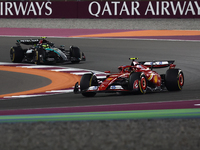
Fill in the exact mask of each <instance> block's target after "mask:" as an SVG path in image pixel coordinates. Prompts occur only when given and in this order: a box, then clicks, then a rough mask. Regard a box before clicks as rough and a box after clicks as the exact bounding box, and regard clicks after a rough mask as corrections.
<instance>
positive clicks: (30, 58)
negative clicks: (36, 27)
mask: <svg viewBox="0 0 200 150" xmlns="http://www.w3.org/2000/svg"><path fill="white" fill-rule="evenodd" d="M21 44H24V45H28V46H29V45H30V46H31V47H28V48H22V46H21ZM10 59H11V61H12V62H14V63H21V62H29V63H35V64H37V65H39V64H49V63H63V62H71V63H79V62H80V61H85V60H86V58H85V55H84V53H83V52H81V51H80V49H79V48H78V47H75V46H70V48H69V49H68V50H67V49H65V46H64V45H61V46H60V47H55V45H54V44H53V43H52V42H49V41H47V40H46V38H41V39H25V40H23V39H22V40H17V43H16V46H13V47H11V49H10Z"/></svg>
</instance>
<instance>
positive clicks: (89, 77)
mask: <svg viewBox="0 0 200 150" xmlns="http://www.w3.org/2000/svg"><path fill="white" fill-rule="evenodd" d="M95 85H97V77H96V76H95V75H94V74H84V75H83V76H82V78H81V81H80V89H81V93H82V95H83V96H85V97H93V96H95V95H96V93H95V92H87V90H88V88H89V87H90V86H95Z"/></svg>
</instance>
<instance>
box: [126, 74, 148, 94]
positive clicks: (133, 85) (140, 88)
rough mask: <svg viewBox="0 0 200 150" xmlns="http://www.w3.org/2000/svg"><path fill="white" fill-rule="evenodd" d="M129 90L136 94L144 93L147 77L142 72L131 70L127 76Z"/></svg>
mask: <svg viewBox="0 0 200 150" xmlns="http://www.w3.org/2000/svg"><path fill="white" fill-rule="evenodd" d="M128 84H129V85H128V86H129V90H131V91H133V92H134V93H138V94H145V93H146V91H147V79H146V76H145V75H144V73H142V72H133V73H132V74H131V75H130V77H129V83H128Z"/></svg>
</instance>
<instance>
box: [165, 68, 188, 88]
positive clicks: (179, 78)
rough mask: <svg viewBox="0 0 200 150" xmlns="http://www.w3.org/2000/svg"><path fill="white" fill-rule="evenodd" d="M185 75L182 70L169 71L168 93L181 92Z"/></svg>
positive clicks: (167, 74) (167, 75) (166, 77)
mask: <svg viewBox="0 0 200 150" xmlns="http://www.w3.org/2000/svg"><path fill="white" fill-rule="evenodd" d="M183 85H184V75H183V72H182V71H181V70H180V69H168V70H167V72H166V74H165V86H166V88H167V90H168V91H181V90H182V87H183Z"/></svg>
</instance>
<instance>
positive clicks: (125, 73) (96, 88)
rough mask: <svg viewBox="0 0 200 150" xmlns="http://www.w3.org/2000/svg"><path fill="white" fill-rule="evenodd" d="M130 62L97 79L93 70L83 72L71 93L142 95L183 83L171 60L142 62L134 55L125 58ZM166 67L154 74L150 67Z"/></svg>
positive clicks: (177, 87) (176, 88)
mask: <svg viewBox="0 0 200 150" xmlns="http://www.w3.org/2000/svg"><path fill="white" fill-rule="evenodd" d="M129 59H130V60H132V63H131V65H124V66H119V67H118V70H119V72H118V73H115V74H111V73H110V71H105V73H108V75H107V77H106V78H104V79H98V78H97V77H96V75H95V74H94V73H92V72H91V73H89V74H84V75H83V76H82V78H81V81H80V88H79V84H78V82H77V83H76V84H75V87H74V93H82V95H83V96H86V97H92V96H95V95H96V93H98V92H105V93H109V92H110V93H111V92H130V93H139V94H145V93H146V92H147V91H150V92H153V91H163V90H168V91H180V90H182V87H183V85H184V75H183V72H182V71H181V69H176V68H175V66H176V65H175V64H174V61H152V62H151V61H144V62H136V61H135V60H136V59H138V58H129ZM165 67H169V69H167V71H166V73H165V74H158V73H157V72H156V71H154V70H153V69H154V68H165Z"/></svg>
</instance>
